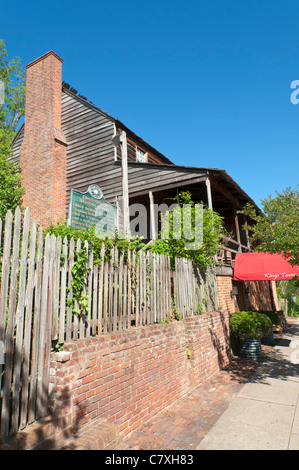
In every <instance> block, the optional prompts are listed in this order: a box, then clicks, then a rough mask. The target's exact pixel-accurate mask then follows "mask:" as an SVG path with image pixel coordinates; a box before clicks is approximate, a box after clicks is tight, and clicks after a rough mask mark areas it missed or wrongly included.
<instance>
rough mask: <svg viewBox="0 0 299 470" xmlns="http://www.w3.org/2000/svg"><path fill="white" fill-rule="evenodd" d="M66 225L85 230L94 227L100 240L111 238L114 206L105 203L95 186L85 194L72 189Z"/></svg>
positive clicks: (114, 220)
mask: <svg viewBox="0 0 299 470" xmlns="http://www.w3.org/2000/svg"><path fill="white" fill-rule="evenodd" d="M68 225H71V226H72V227H75V228H78V229H85V230H88V229H90V228H91V227H94V228H95V233H96V235H98V236H99V237H100V238H104V237H111V238H113V237H114V234H115V230H116V206H114V205H113V204H110V203H109V202H107V201H105V198H104V195H103V192H102V190H101V189H100V188H99V187H98V186H97V185H95V184H93V185H91V186H89V188H88V190H87V191H86V192H85V193H81V192H80V191H76V190H75V189H72V190H71V202H70V210H69V219H68Z"/></svg>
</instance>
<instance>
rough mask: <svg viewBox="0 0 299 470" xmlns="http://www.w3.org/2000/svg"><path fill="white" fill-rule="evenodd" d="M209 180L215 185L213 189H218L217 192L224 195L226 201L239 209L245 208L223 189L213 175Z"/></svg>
mask: <svg viewBox="0 0 299 470" xmlns="http://www.w3.org/2000/svg"><path fill="white" fill-rule="evenodd" d="M209 178H210V181H211V183H212V184H213V187H214V188H215V189H217V191H219V192H220V193H222V194H223V196H224V197H225V198H226V199H228V200H229V201H230V202H232V203H233V204H235V205H236V207H237V208H238V209H242V207H243V206H242V205H241V203H240V202H239V201H238V200H237V199H236V198H235V197H234V196H233V195H232V194H231V193H230V192H229V191H227V190H226V189H225V188H223V186H222V185H221V184H220V183H219V182H218V181H217V180H216V178H215V177H214V176H213V175H209Z"/></svg>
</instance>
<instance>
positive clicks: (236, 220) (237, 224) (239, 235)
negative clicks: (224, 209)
mask: <svg viewBox="0 0 299 470" xmlns="http://www.w3.org/2000/svg"><path fill="white" fill-rule="evenodd" d="M234 216H235V227H236V235H237V240H238V244H239V246H238V251H242V248H241V233H240V226H239V219H238V214H237V207H236V205H235V204H234Z"/></svg>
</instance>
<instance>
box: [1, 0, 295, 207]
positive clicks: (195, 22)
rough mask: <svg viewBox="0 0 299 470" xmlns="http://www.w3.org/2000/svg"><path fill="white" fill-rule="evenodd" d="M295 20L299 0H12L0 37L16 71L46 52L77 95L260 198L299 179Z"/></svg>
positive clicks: (170, 152)
mask: <svg viewBox="0 0 299 470" xmlns="http://www.w3.org/2000/svg"><path fill="white" fill-rule="evenodd" d="M298 17H299V3H298V1H297V0H279V1H277V0H250V1H249V0H223V1H220V0H216V1H210V0H209V1H202V0H197V1H193V0H185V1H177V0H173V1H169V0H160V1H157V0H152V1H151V2H143V1H137V0H131V1H122V2H120V1H119V0H114V1H113V2H111V1H109V2H107V1H106V2H103V1H102V0H100V1H91V0H85V1H84V2H78V1H76V0H73V1H63V0H62V1H59V2H58V1H51V0H49V1H47V2H40V1H30V0H28V1H27V2H20V1H14V0H12V1H10V2H5V4H2V6H1V20H2V21H1V22H0V24H1V28H0V37H1V38H3V39H4V41H5V44H6V48H7V50H8V53H9V56H10V57H14V56H19V57H21V59H22V62H23V64H24V66H25V65H26V64H27V63H29V62H31V61H32V60H34V59H35V58H37V57H39V56H41V55H42V54H44V53H45V52H48V51H49V50H51V49H52V50H54V51H55V52H56V53H57V54H59V55H60V56H61V57H62V58H63V59H64V64H63V79H64V80H65V81H66V82H68V83H70V84H71V85H72V86H73V87H74V88H75V89H76V90H78V92H79V93H80V94H82V95H84V96H86V97H87V98H88V99H89V100H90V101H92V102H93V103H94V104H96V105H97V106H99V107H101V108H102V109H104V110H105V111H107V112H108V113H110V114H112V115H113V116H115V117H116V118H118V119H119V120H120V121H122V122H123V123H124V124H126V125H127V127H129V128H130V129H132V130H133V131H134V132H135V133H136V134H138V135H140V137H142V138H143V139H144V140H146V141H147V142H149V143H150V144H151V145H152V146H153V147H155V148H157V150H159V151H160V152H161V153H163V154H165V155H166V156H167V157H168V158H169V159H170V160H172V161H173V162H174V163H176V164H178V165H188V166H199V167H208V168H221V169H225V170H226V171H227V173H228V174H229V175H230V176H231V177H232V178H233V179H234V180H235V181H236V182H237V183H238V184H239V185H240V186H241V187H242V189H244V191H246V192H247V193H248V194H249V196H250V197H252V198H253V199H254V200H255V202H256V203H257V204H260V200H261V199H262V198H265V197H267V196H268V195H271V196H273V197H275V191H279V192H280V191H282V190H283V189H285V188H286V187H288V186H291V187H292V188H294V187H295V186H296V185H298V183H299V178H298V176H299V171H298V166H299V165H298V156H299V104H298V105H294V104H292V103H291V100H290V96H291V93H292V91H294V90H292V89H291V82H292V81H293V80H299V34H298V31H299V29H298ZM298 96H299V95H298Z"/></svg>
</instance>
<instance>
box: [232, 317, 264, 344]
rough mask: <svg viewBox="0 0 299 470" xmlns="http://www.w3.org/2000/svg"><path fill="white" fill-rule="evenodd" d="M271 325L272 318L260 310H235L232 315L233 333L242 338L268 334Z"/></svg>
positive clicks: (259, 336)
mask: <svg viewBox="0 0 299 470" xmlns="http://www.w3.org/2000/svg"><path fill="white" fill-rule="evenodd" d="M271 325H272V323H271V320H270V318H269V317H268V316H267V315H265V314H263V313H260V312H235V313H233V314H232V315H231V316H230V328H231V333H232V335H233V336H235V337H237V338H239V339H241V340H244V339H248V338H261V337H263V336H266V335H267V334H268V333H269V331H270V329H271Z"/></svg>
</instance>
